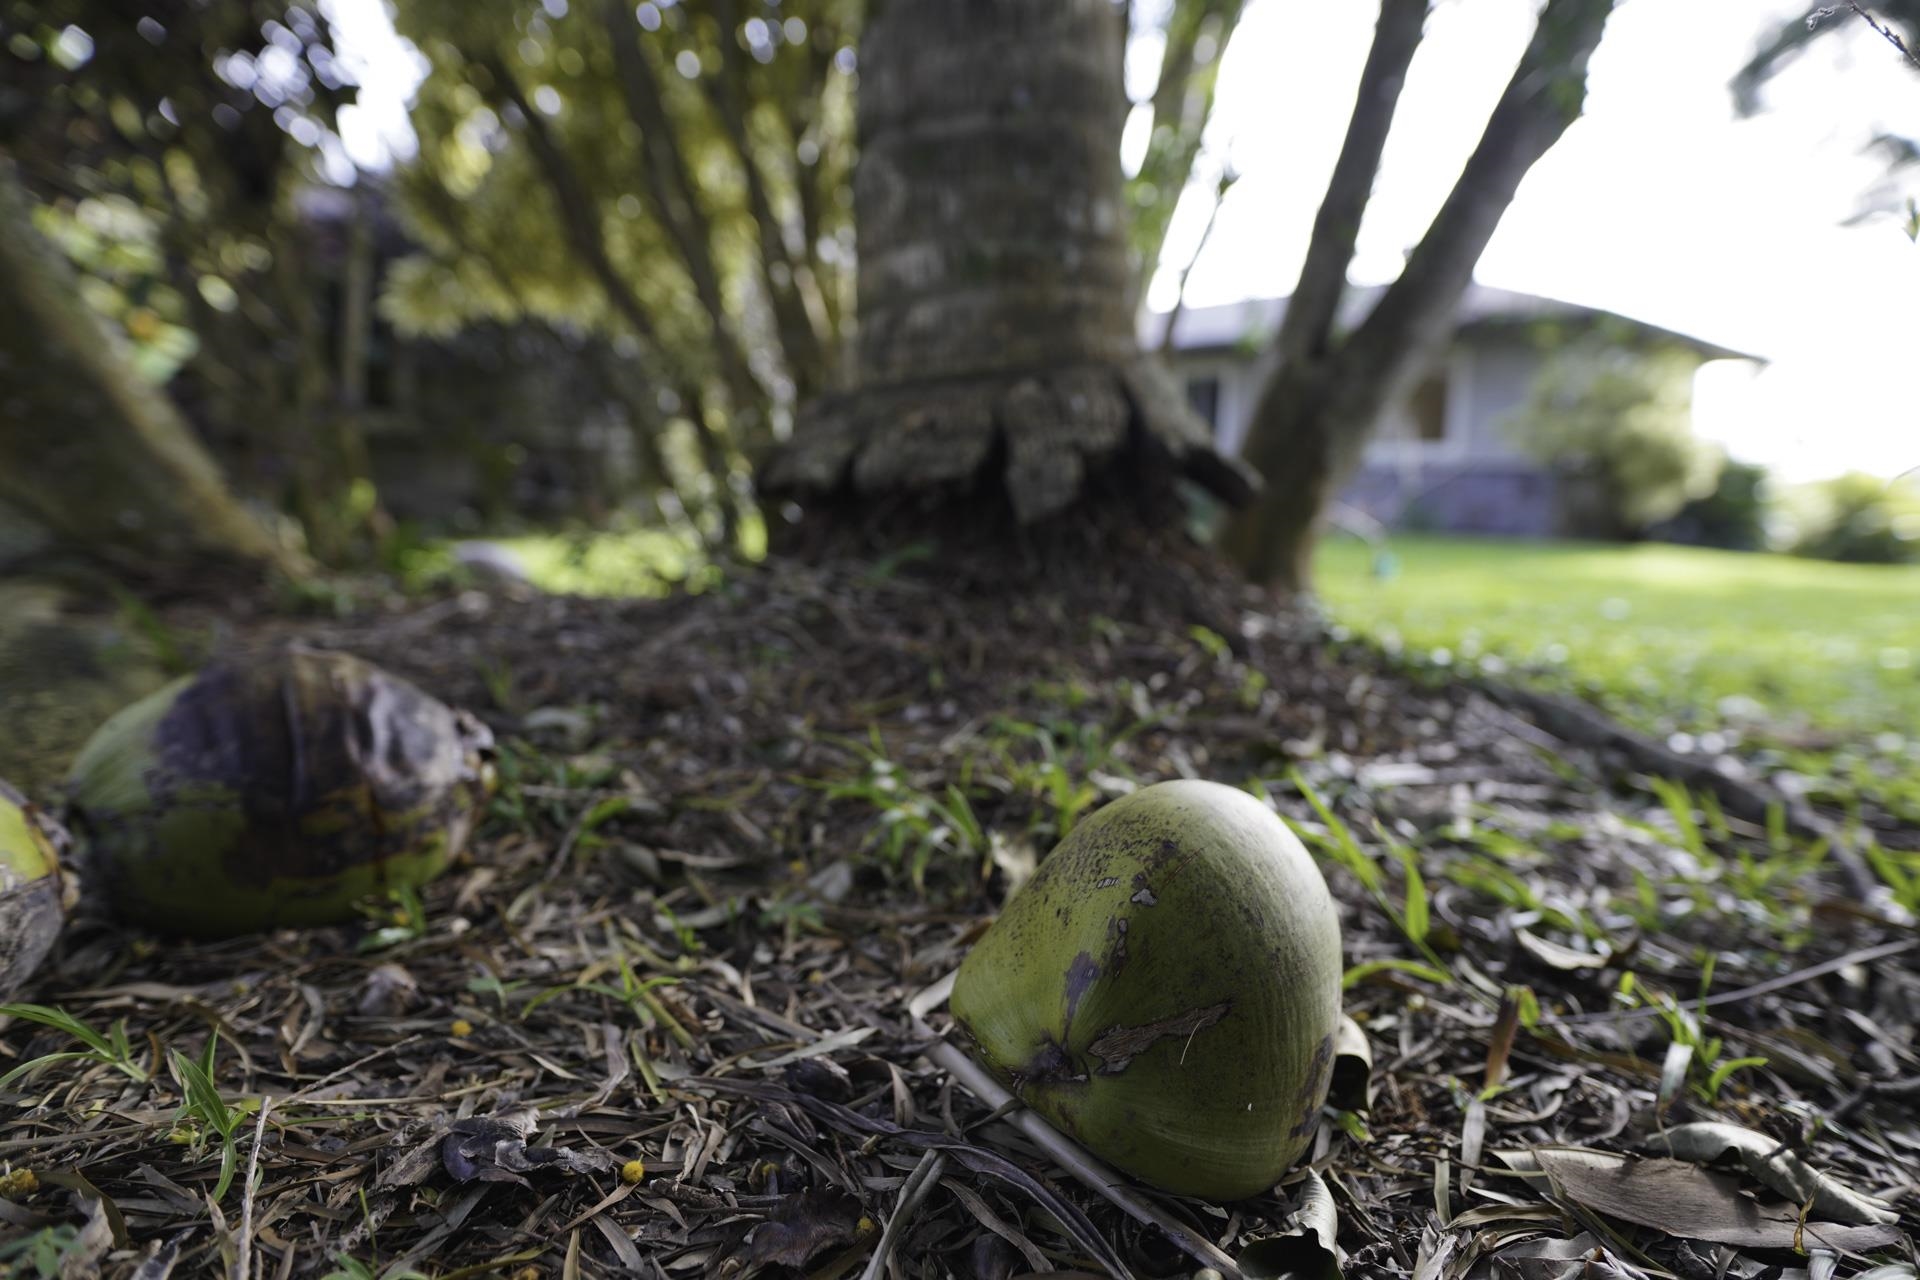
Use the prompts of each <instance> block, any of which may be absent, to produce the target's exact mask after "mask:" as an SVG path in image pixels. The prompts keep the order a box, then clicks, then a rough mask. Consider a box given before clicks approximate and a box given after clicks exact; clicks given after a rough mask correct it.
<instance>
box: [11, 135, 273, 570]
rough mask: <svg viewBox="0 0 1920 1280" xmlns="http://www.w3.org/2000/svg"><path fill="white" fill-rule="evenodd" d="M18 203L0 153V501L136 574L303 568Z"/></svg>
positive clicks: (15, 184) (16, 187) (25, 205)
mask: <svg viewBox="0 0 1920 1280" xmlns="http://www.w3.org/2000/svg"><path fill="white" fill-rule="evenodd" d="M31 208H32V202H31V198H30V197H29V196H28V195H27V193H26V191H25V190H24V189H23V188H22V187H21V185H20V182H19V179H18V177H17V175H16V173H15V170H14V168H13V166H12V165H11V164H10V163H9V162H6V161H0V300H3V301H4V305H0V387H4V390H0V501H5V502H8V503H11V504H12V505H13V506H15V507H17V508H18V509H19V510H21V511H23V512H25V513H26V514H27V515H28V516H29V517H31V518H32V519H34V520H36V521H38V522H39V523H40V524H41V525H43V526H45V528H46V529H47V530H49V531H50V532H51V533H52V534H53V535H54V536H55V537H56V538H58V539H59V540H60V541H61V542H63V543H65V544H67V545H69V546H71V547H73V548H74V549H76V550H78V551H81V552H84V553H86V554H88V555H90V556H92V557H94V558H95V559H98V560H101V561H104V562H106V563H108V564H110V565H112V566H114V567H116V568H118V569H121V570H122V571H125V572H129V573H132V574H134V575H136V576H138V577H141V578H153V577H159V576H167V575H169V574H173V575H179V574H192V573H198V572H200V571H202V570H206V569H210V568H216V567H219V568H227V569H234V568H239V569H243V570H245V571H248V572H252V573H258V572H263V571H267V570H278V571H280V572H283V573H288V574H299V573H302V572H304V571H305V568H306V565H305V561H304V558H303V557H302V556H300V555H299V554H298V553H296V552H294V551H292V550H290V549H288V548H287V547H284V546H282V545H281V544H280V543H278V542H276V541H275V540H274V539H273V538H272V537H271V536H270V535H269V534H268V532H267V530H266V528H265V526H263V525H262V524H261V523H260V522H258V521H257V520H255V519H254V517H253V516H252V514H251V513H249V512H248V511H247V510H246V509H245V508H244V507H242V506H241V505H240V503H239V502H238V501H237V500H235V498H234V497H233V495H232V494H231V493H230V492H229V491H228V489H227V487H226V482H225V481H224V480H223V479H222V477H221V475H220V470H219V467H218V466H217V465H216V464H215V462H214V461H213V459H212V458H211V457H209V456H208V454H207V452H206V450H205V449H203V448H202V447H201V445H200V442H199V441H198V440H197V439H196V438H195V437H194V434H193V431H192V429H191V428H190V427H188V425H187V423H186V422H185V420H184V419H182V418H181V416H180V414H179V412H178V410H176V409H175V408H174V405H173V402H172V401H171V400H169V399H168V398H167V394H166V392H165V391H163V390H161V389H160V388H158V387H155V386H152V385H150V384H148V383H147V382H145V381H144V380H143V379H142V378H141V377H140V375H139V374H138V373H136V372H135V371H134V368H133V366H132V364H131V363H130V362H129V361H128V359H127V357H126V354H125V352H124V350H123V349H122V347H121V346H120V344H119V343H118V341H117V340H116V339H115V337H114V335H113V334H111V333H110V332H109V331H108V330H107V328H106V326H105V325H104V324H103V323H102V322H101V320H100V318H99V317H98V316H96V315H95V314H94V313H93V312H92V311H91V310H90V309H89V308H88V307H87V305H86V303H85V302H84V301H83V300H82V298H81V297H80V292H79V285H78V282H77V281H76V280H75V278H74V274H73V270H72V268H71V267H70V266H69V265H68V264H67V261H66V259H64V258H63V257H61V256H60V253H59V251H58V250H56V249H55V248H54V247H53V246H52V245H50V244H48V243H47V242H46V240H45V239H43V238H42V237H41V236H40V234H39V233H38V232H37V231H36V230H35V229H34V227H33V222H32V219H31V216H30V210H31Z"/></svg>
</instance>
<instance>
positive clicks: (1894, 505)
mask: <svg viewBox="0 0 1920 1280" xmlns="http://www.w3.org/2000/svg"><path fill="white" fill-rule="evenodd" d="M1799 497H1800V503H1799V506H1800V508H1801V510H1800V513H1799V516H1798V520H1797V523H1798V536H1797V537H1796V538H1795V540H1794V542H1793V552H1794V554H1795V555H1801V556H1809V557H1812V558H1813V559H1816V560H1846V561H1850V562H1852V563H1855V564H1914V563H1920V487H1916V486H1915V485H1914V484H1913V483H1912V482H1910V481H1908V482H1903V481H1898V480H1895V481H1888V480H1884V479H1882V478H1880V477H1879V476H1870V475H1862V474H1860V473H1859V472H1853V473H1850V474H1848V475H1844V476H1838V477H1835V478H1834V479H1832V480H1827V481H1823V482H1821V483H1820V484H1816V485H1810V486H1808V487H1807V488H1806V489H1805V490H1803V491H1802V493H1801V494H1800V495H1799Z"/></svg>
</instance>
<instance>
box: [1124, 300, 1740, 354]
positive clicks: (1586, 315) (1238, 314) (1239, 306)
mask: <svg viewBox="0 0 1920 1280" xmlns="http://www.w3.org/2000/svg"><path fill="white" fill-rule="evenodd" d="M1385 292H1386V286H1384V285H1370V286H1368V287H1366V288H1361V289H1348V290H1347V293H1346V296H1345V297H1344V298H1342V299H1341V302H1340V310H1339V314H1338V324H1339V326H1340V327H1341V328H1343V329H1345V328H1351V327H1352V326H1354V325H1356V324H1358V323H1359V322H1360V320H1361V318H1362V317H1363V316H1365V315H1366V313H1367V311H1368V310H1369V309H1371V307H1372V306H1373V304H1374V303H1375V302H1376V301H1378V299H1379V297H1380V295H1381V294H1383V293H1385ZM1286 313H1287V299H1285V298H1248V299H1245V300H1244V301H1241V302H1229V303H1226V304H1225V305H1223V306H1217V307H1189V308H1185V309H1183V310H1182V311H1181V312H1180V314H1179V315H1178V316H1176V317H1175V318H1174V325H1173V341H1172V342H1171V343H1169V344H1168V345H1169V347H1170V348H1171V349H1173V350H1176V351H1194V352H1199V351H1226V350H1231V349H1233V348H1236V347H1242V346H1247V345H1259V344H1263V343H1265V342H1266V341H1268V340H1269V339H1271V338H1272V337H1273V336H1274V335H1275V334H1276V333H1278V332H1279V331H1280V321H1281V318H1282V317H1283V316H1285V315H1286ZM1458 317H1459V329H1460V331H1461V332H1462V333H1472V332H1475V331H1481V332H1492V331H1495V330H1499V329H1508V328H1520V327H1523V326H1529V325H1536V324H1564V325H1567V326H1569V327H1570V328H1573V329H1575V330H1580V331H1585V330H1589V329H1602V330H1606V331H1610V332H1613V333H1616V334H1618V337H1619V340H1620V341H1622V342H1628V343H1644V344H1646V345H1650V346H1663V347H1680V348H1682V349H1684V350H1687V351H1691V352H1693V353H1695V354H1696V355H1698V356H1699V357H1700V359H1701V360H1703V361H1706V360H1752V361H1756V362H1761V363H1764V358H1763V357H1761V356H1757V355H1754V354H1752V353H1751V352H1746V351H1736V350H1734V349H1733V348H1731V347H1723V346H1720V345H1718V344H1716V343H1712V342H1708V341H1706V340H1705V339H1703V338H1696V337H1694V336H1692V335H1691V334H1685V333H1680V332H1678V331H1676V330H1673V329H1663V328H1661V327H1660V326H1659V325H1654V324H1648V323H1647V322H1646V321H1644V320H1636V319H1634V318H1632V317H1631V316H1623V315H1619V314H1617V313H1616V312H1612V311H1603V310H1601V309H1599V308H1598V307H1587V306H1582V305H1580V304H1579V303H1577V302H1566V301H1563V300H1562V299H1559V298H1548V297H1543V296H1542V295H1540V294H1535V293H1519V292H1516V291H1515V290H1512V289H1496V288H1494V287H1492V286H1491V285H1484V284H1473V285H1469V286H1468V287H1467V292H1466V294H1465V295H1464V296H1463V297H1462V298H1461V299H1460V310H1459V313H1458ZM1166 324H1167V315H1166V312H1164V311H1161V312H1154V313H1152V314H1150V315H1145V316H1143V317H1142V318H1141V323H1140V336H1141V341H1142V342H1144V343H1145V344H1146V345H1148V346H1150V347H1156V346H1158V345H1160V339H1161V335H1162V334H1163V333H1164V332H1165V331H1166Z"/></svg>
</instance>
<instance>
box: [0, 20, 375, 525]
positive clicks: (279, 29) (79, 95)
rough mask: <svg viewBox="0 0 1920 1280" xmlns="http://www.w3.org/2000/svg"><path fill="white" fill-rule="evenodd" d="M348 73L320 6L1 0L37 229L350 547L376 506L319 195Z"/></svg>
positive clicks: (16, 135)
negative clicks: (320, 238) (347, 413)
mask: <svg viewBox="0 0 1920 1280" xmlns="http://www.w3.org/2000/svg"><path fill="white" fill-rule="evenodd" d="M350 89H351V84H350V81H349V77H348V74H347V72H346V71H345V69H344V67H343V66H342V65H341V62H340V60H339V59H338V57H337V56H336V54H335V52H334V49H333V40H332V31H331V29H330V27H329V25H328V22H327V19H326V17H325V16H324V12H323V11H322V10H319V9H316V8H314V7H312V6H311V5H302V4H299V3H293V2H291V0H156V2H155V3H147V4H141V5H127V4H122V3H117V2H115V0H0V147H4V148H5V149H6V151H7V152H8V154H10V155H11V156H12V157H13V158H14V160H15V161H16V162H17V163H18V165H19V167H20V170H21V173H22V176H23V179H24V180H25V181H26V183H27V185H28V186H29V188H30V189H31V190H32V192H33V193H34V195H35V196H36V197H37V198H38V200H39V201H40V203H41V208H40V210H39V212H38V215H37V218H36V221H37V222H38V224H39V226H40V228H41V229H42V230H43V231H44V232H46V233H47V234H48V235H49V236H50V237H51V238H52V239H53V240H54V241H55V242H56V243H57V244H59V245H60V246H61V247H62V248H63V249H65V251H66V253H67V255H68V256H69V257H70V258H71V259H72V260H73V262H74V264H75V265H76V266H77V267H78V268H79V269H80V270H81V271H82V272H83V273H84V275H85V278H86V285H85V292H86V296H87V299H88V301H89V302H90V303H91V304H92V305H93V306H94V307H95V308H96V309H97V310H98V311H100V312H101V313H102V314H104V315H105V316H107V317H108V318H109V319H110V320H112V321H114V322H115V323H116V324H117V325H118V326H119V327H120V329H121V331H122V332H123V333H124V334H125V336H126V337H127V339H128V341H129V343H130V344H131V345H132V348H133V350H134V353H135V358H136V363H137V365H138V366H139V368H140V370H141V371H142V372H143V373H144V374H145V375H146V376H147V377H149V378H151V379H153V380H154V381H155V382H156V383H159V382H168V381H171V388H170V390H171V393H172V394H173V395H174V397H175V398H176V400H177V401H178V402H179V403H180V404H181V407H182V408H184V409H185V410H186V411H187V412H188V414H189V415H190V417H191V418H192V420H193V421H194V422H195V423H196V424H197V425H198V426H199V427H200V429H201V430H202V431H203V432H204V433H205V434H206V435H207V436H208V437H209V438H210V440H211V442H213V443H214V444H215V445H216V447H217V448H219V450H220V452H221V453H222V454H223V456H226V457H228V458H230V459H237V460H239V461H240V462H242V464H243V465H244V467H245V469H246V470H247V472H248V474H245V475H243V476H242V477H241V478H242V480H243V482H244V483H245V485H246V487H248V488H250V489H253V490H254V491H256V492H263V493H266V494H268V495H270V496H272V497H273V498H275V499H276V500H277V501H278V503H279V504H280V505H281V506H283V507H284V508H285V509H287V510H288V511H290V512H292V513H294V514H296V515H297V516H298V517H299V518H300V519H301V521H302V522H303V523H304V524H305V525H306V527H307V533H308V536H309V538H310V539H312V540H313V541H314V542H315V543H316V547H317V549H318V550H319V551H320V552H321V553H322V554H323V555H325V556H327V557H328V558H334V559H337V558H340V555H341V553H342V551H343V550H344V544H345V543H346V542H347V541H349V540H352V539H354V538H355V537H356V536H357V533H356V530H355V529H353V528H352V527H351V524H352V522H354V521H356V520H364V519H365V518H366V517H367V516H369V515H370V514H372V513H371V512H369V511H366V510H356V509H355V508H354V506H353V504H352V503H350V502H349V501H347V498H348V497H349V496H350V495H351V494H352V493H353V492H355V488H354V486H355V484H356V482H358V481H363V480H364V471H365V468H364V459H363V458H362V457H361V456H360V449H359V446H358V441H357V438H356V436H355V434H354V430H353V424H352V422H351V421H350V420H344V419H342V418H341V417H340V416H339V410H340V408H341V405H340V400H341V390H342V380H343V376H344V373H345V371H344V370H343V369H341V368H340V367H339V366H340V363H341V361H340V360H339V359H338V358H337V356H336V353H335V350H334V347H335V343H336V340H337V336H336V334H335V332H334V331H333V326H332V324H331V323H330V322H332V321H333V320H335V319H336V317H335V316H334V315H332V314H330V313H329V305H328V301H329V300H328V289H329V287H330V285H331V284H332V283H333V281H334V279H335V277H337V274H338V271H339V268H338V266H337V265H333V264H327V263H323V262H320V261H318V259H319V257H320V256H321V254H320V246H319V244H318V243H317V241H316V238H315V237H314V236H313V235H311V234H308V231H309V229H310V228H309V222H310V219H309V218H308V214H309V212H310V210H309V209H308V208H307V207H305V206H304V205H303V197H304V196H305V195H306V194H307V193H308V192H310V191H312V190H315V189H319V188H321V187H322V186H323V179H331V180H333V181H335V182H351V181H352V180H353V177H354V171H353V166H352V164H351V163H350V162H349V161H348V160H347V158H346V156H345V153H344V151H343V150H342V148H341V145H340V142H339V139H338V136H337V134H336V133H335V131H334V118H335V111H336V108H337V107H338V106H340V105H341V104H342V102H343V101H345V100H346V98H347V95H348V93H349V91H350ZM336 310H337V308H336ZM176 375H177V376H176Z"/></svg>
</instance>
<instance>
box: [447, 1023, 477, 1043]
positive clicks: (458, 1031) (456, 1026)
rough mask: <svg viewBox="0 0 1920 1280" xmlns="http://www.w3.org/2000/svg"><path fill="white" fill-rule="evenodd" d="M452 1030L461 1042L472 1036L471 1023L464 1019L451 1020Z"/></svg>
mask: <svg viewBox="0 0 1920 1280" xmlns="http://www.w3.org/2000/svg"><path fill="white" fill-rule="evenodd" d="M452 1030H453V1034H454V1035H456V1036H459V1037H460V1038H461V1039H462V1040H464V1039H466V1038H467V1037H468V1036H470V1035H472V1034H473V1024H472V1023H471V1022H468V1021H467V1020H466V1019H465V1018H455V1019H454V1020H453V1028H452Z"/></svg>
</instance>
